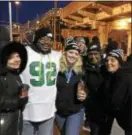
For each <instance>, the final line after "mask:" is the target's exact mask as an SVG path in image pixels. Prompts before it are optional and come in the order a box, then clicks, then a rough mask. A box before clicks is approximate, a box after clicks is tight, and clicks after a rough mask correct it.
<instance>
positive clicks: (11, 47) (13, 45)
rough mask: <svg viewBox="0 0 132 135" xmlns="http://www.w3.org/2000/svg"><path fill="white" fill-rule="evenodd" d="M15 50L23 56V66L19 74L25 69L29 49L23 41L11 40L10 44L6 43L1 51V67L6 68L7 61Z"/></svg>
mask: <svg viewBox="0 0 132 135" xmlns="http://www.w3.org/2000/svg"><path fill="white" fill-rule="evenodd" d="M13 52H17V53H18V54H19V55H20V58H21V61H22V62H21V66H20V69H19V74H20V73H21V72H22V71H23V70H24V69H25V67H26V64H27V51H26V49H25V47H24V45H22V44H21V43H17V42H10V43H9V44H7V45H5V46H4V47H3V48H2V50H1V53H0V64H1V68H6V63H7V59H8V57H9V55H10V54H11V53H13Z"/></svg>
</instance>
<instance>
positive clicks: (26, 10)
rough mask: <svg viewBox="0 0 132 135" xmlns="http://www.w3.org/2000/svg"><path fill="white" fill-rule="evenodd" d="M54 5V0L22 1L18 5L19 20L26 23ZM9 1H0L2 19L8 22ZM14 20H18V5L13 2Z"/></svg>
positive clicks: (65, 3)
mask: <svg viewBox="0 0 132 135" xmlns="http://www.w3.org/2000/svg"><path fill="white" fill-rule="evenodd" d="M69 3H70V1H58V2H57V7H59V8H63V7H64V6H66V5H67V4H69ZM53 7H54V2H53V1H21V5H20V6H19V7H18V13H19V17H18V22H19V23H25V22H27V21H28V20H33V19H35V18H36V17H37V15H38V16H39V15H41V14H43V13H45V12H47V11H48V10H49V9H51V8H53ZM8 18H9V17H8V2H7V1H0V21H6V22H8V20H9V19H8ZM12 20H13V22H16V6H15V4H14V2H12Z"/></svg>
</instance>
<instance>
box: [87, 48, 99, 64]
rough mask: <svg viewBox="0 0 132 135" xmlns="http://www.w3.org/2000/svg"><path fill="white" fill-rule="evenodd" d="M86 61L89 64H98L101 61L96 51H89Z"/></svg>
mask: <svg viewBox="0 0 132 135" xmlns="http://www.w3.org/2000/svg"><path fill="white" fill-rule="evenodd" d="M88 59H89V61H90V63H91V64H95V65H96V64H99V63H100V61H101V55H100V52H98V51H90V52H88Z"/></svg>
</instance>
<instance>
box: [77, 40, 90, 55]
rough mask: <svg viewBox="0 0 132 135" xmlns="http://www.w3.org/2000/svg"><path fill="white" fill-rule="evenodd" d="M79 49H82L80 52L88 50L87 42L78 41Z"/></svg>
mask: <svg viewBox="0 0 132 135" xmlns="http://www.w3.org/2000/svg"><path fill="white" fill-rule="evenodd" d="M76 43H77V45H78V47H79V49H80V53H83V52H85V51H86V50H87V47H86V45H85V43H84V42H83V41H79V42H76Z"/></svg>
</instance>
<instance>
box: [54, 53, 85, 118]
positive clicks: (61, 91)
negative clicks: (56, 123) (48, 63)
mask: <svg viewBox="0 0 132 135" xmlns="http://www.w3.org/2000/svg"><path fill="white" fill-rule="evenodd" d="M72 69H73V70H72V76H71V79H70V81H69V83H67V78H66V72H67V71H68V65H67V63H66V60H65V56H64V55H63V56H62V57H61V60H60V71H59V73H58V77H57V98H56V107H57V114H59V115H61V116H69V115H72V114H74V113H77V112H79V111H80V109H81V108H83V106H84V104H83V102H81V101H79V100H78V99H77V85H78V83H79V82H80V80H81V79H82V60H81V58H79V59H78V61H77V62H76V64H75V65H74V67H73V68H72Z"/></svg>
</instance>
